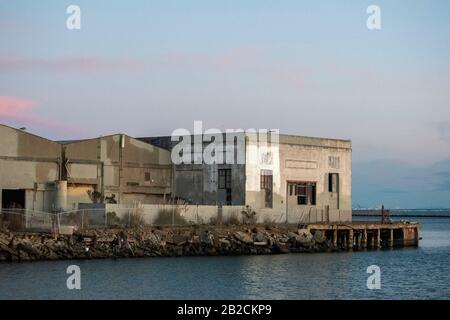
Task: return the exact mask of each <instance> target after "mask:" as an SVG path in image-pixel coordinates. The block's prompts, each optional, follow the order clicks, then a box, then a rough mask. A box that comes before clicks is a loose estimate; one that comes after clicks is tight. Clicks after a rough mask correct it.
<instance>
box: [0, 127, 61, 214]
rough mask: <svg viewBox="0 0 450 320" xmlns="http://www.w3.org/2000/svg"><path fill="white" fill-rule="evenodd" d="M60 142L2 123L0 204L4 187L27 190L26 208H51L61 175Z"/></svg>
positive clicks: (0, 135)
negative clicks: (56, 183) (55, 185)
mask: <svg viewBox="0 0 450 320" xmlns="http://www.w3.org/2000/svg"><path fill="white" fill-rule="evenodd" d="M60 152H61V147H60V145H59V144H58V143H56V142H53V141H50V140H47V139H44V138H41V137H38V136H35V135H33V134H30V133H27V132H26V131H22V130H18V129H14V128H11V127H8V126H4V125H0V203H2V200H5V201H7V199H2V192H1V191H2V190H5V189H13V190H19V189H22V190H25V209H28V210H38V211H42V210H49V209H50V208H51V205H52V203H53V202H54V182H55V180H57V179H58V178H59V161H60Z"/></svg>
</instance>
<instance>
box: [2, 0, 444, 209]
mask: <svg viewBox="0 0 450 320" xmlns="http://www.w3.org/2000/svg"><path fill="white" fill-rule="evenodd" d="M72 4H75V5H78V6H79V7H80V9H81V29H80V30H69V29H68V28H67V27H66V20H67V18H68V17H69V16H70V14H67V13H66V9H67V7H68V6H69V5H72ZM369 5H377V6H378V7H379V8H380V13H381V29H380V30H369V29H368V28H367V26H366V20H367V19H368V17H369V14H367V12H366V9H367V7H368V6H369ZM194 120H201V121H203V127H204V128H218V129H222V130H224V129H226V128H243V129H250V128H267V129H279V130H280V132H281V133H287V134H295V135H306V136H319V137H331V138H342V139H351V140H352V143H353V205H354V206H362V207H374V206H378V205H381V204H382V203H383V204H385V205H386V206H388V207H391V208H396V207H402V208H424V207H450V2H449V1H448V0H442V1H439V0H435V1H425V0H424V1H416V0H412V1H407V0H398V1H378V0H373V1H361V0H359V1H358V0H354V1H320V2H319V1H312V0H311V1H300V0H292V1H288V0H280V1H269V0H247V1H237V0H236V1H231V0H229V1H225V0H220V1H219V0H216V1H211V0H189V1H186V0H184V1H182V0H178V1H170V0H164V1H153V0H150V1H132V2H124V1H100V0H97V1H79V0H72V1H56V0H55V1H50V0H43V1H21V0H16V1H5V0H0V123H3V124H7V125H10V126H13V127H26V128H27V130H28V131H29V132H32V133H35V134H38V135H42V136H44V137H47V138H50V139H55V140H64V139H79V138H88V137H96V136H100V135H106V134H112V133H118V132H123V133H127V134H129V135H131V136H153V135H169V134H171V133H172V131H173V130H175V129H177V128H187V129H189V130H191V131H192V130H193V123H194Z"/></svg>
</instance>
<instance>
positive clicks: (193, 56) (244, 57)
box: [160, 48, 305, 87]
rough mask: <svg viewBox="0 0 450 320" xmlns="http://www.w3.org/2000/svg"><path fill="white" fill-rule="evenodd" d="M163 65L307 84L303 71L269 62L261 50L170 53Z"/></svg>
mask: <svg viewBox="0 0 450 320" xmlns="http://www.w3.org/2000/svg"><path fill="white" fill-rule="evenodd" d="M160 61H161V63H162V64H169V65H179V66H191V67H204V68H207V69H209V70H210V71H213V72H226V71H231V72H239V73H246V74H248V75H253V76H256V77H258V78H260V79H269V80H274V81H282V82H285V83H288V84H289V85H292V86H295V87H298V86H302V85H303V84H304V75H305V72H304V70H303V69H302V68H300V67H298V66H293V65H283V64H282V63H280V62H277V61H269V60H268V59H267V57H266V56H265V55H264V53H263V52H262V51H261V50H258V49H255V48H238V49H233V50H230V51H227V52H223V53H220V54H204V53H193V52H167V53H164V54H162V55H161V56H160Z"/></svg>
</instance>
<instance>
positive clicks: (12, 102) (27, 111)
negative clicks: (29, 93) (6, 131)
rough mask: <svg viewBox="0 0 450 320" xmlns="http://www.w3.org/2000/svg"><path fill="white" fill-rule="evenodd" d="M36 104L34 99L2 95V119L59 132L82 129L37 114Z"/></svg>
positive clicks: (0, 97)
mask: <svg viewBox="0 0 450 320" xmlns="http://www.w3.org/2000/svg"><path fill="white" fill-rule="evenodd" d="M36 106H37V104H36V103H35V102H34V101H31V100H28V99H23V98H18V97H10V96H0V120H1V122H3V121H5V120H13V121H15V122H20V123H21V124H23V125H31V126H37V127H40V128H45V129H51V130H54V131H57V132H59V133H73V132H80V131H81V130H80V129H79V128H77V127H74V126H71V125H68V124H65V123H61V122H58V121H55V120H51V119H47V118H44V117H41V116H39V115H36V114H35V113H36Z"/></svg>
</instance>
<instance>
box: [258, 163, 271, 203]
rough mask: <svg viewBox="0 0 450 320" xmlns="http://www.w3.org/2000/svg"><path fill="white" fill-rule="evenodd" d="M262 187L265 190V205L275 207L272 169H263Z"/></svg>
mask: <svg viewBox="0 0 450 320" xmlns="http://www.w3.org/2000/svg"><path fill="white" fill-rule="evenodd" d="M260 188H261V190H262V191H264V205H265V207H266V208H272V207H273V191H272V190H273V175H272V170H261V176H260Z"/></svg>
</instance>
